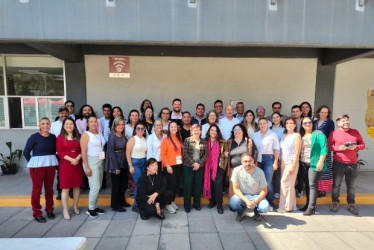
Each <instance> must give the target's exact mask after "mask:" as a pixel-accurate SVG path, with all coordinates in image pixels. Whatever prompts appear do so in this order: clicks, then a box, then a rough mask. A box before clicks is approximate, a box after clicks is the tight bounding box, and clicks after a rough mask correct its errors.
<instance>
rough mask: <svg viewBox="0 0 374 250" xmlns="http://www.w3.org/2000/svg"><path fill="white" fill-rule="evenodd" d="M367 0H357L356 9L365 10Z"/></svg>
mask: <svg viewBox="0 0 374 250" xmlns="http://www.w3.org/2000/svg"><path fill="white" fill-rule="evenodd" d="M365 3H366V0H356V11H361V12H363V11H364V10H365Z"/></svg>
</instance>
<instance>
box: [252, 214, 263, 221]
mask: <svg viewBox="0 0 374 250" xmlns="http://www.w3.org/2000/svg"><path fill="white" fill-rule="evenodd" d="M253 219H254V220H255V221H257V222H260V221H261V220H262V217H261V215H260V214H259V213H255V216H253Z"/></svg>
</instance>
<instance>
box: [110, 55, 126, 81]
mask: <svg viewBox="0 0 374 250" xmlns="http://www.w3.org/2000/svg"><path fill="white" fill-rule="evenodd" d="M109 77H111V78H130V57H128V56H110V57H109Z"/></svg>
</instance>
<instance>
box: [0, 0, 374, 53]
mask: <svg viewBox="0 0 374 250" xmlns="http://www.w3.org/2000/svg"><path fill="white" fill-rule="evenodd" d="M115 2H116V7H106V6H105V0H80V1H75V0H64V1H61V0H30V1H29V3H27V4H23V3H20V2H19V1H16V0H2V1H0V40H5V41H21V40H27V41H30V40H31V41H32V40H43V41H50V42H55V41H58V42H61V41H63V42H74V43H76V42H92V43H100V42H102V43H113V44H115V43H151V44H154V43H157V44H175V43H182V44H199V45H201V44H208V45H209V44H211V45H215V44H230V45H242V44H243V45H250V44H252V45H260V46H261V45H274V46H304V47H349V48H356V47H371V48H373V47H374V29H373V28H372V25H373V23H374V2H373V1H366V4H365V9H364V11H363V12H361V11H356V10H355V0H279V1H278V10H277V11H270V10H269V9H268V3H267V1H266V0H251V1H248V0H197V2H198V5H197V8H189V7H188V4H187V0H158V1H155V0H154V1H150V0H116V1H115Z"/></svg>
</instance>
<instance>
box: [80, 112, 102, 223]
mask: <svg viewBox="0 0 374 250" xmlns="http://www.w3.org/2000/svg"><path fill="white" fill-rule="evenodd" d="M97 124H98V123H97V119H96V117H94V116H91V117H89V118H88V121H87V126H88V130H87V131H85V132H84V133H83V134H82V136H81V140H80V145H81V150H82V159H83V167H84V172H85V174H86V176H87V178H88V183H89V185H90V192H89V194H88V200H89V205H88V210H87V214H88V216H90V217H91V218H96V217H97V216H98V214H99V215H101V214H104V213H105V211H104V210H103V209H101V208H98V207H97V201H98V197H99V191H100V188H101V183H102V181H103V174H104V166H103V165H104V164H103V163H104V160H105V152H104V145H105V139H104V137H103V135H102V134H101V133H100V132H99V131H98V125H97Z"/></svg>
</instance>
